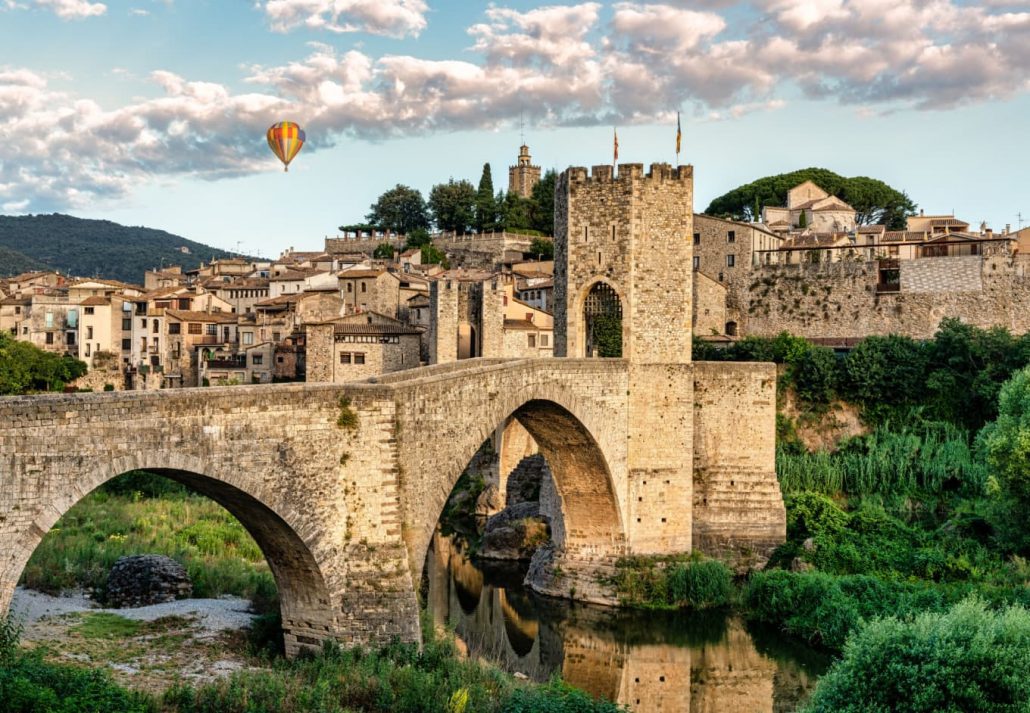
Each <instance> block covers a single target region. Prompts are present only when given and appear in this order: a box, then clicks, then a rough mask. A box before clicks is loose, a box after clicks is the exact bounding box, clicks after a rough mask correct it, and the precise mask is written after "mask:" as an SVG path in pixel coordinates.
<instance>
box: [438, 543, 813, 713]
mask: <svg viewBox="0 0 1030 713" xmlns="http://www.w3.org/2000/svg"><path fill="white" fill-rule="evenodd" d="M426 572H427V574H426V580H427V581H426V584H425V587H426V588H427V590H428V591H426V592H424V593H425V601H426V605H427V607H428V608H429V610H430V612H431V613H432V616H433V619H434V621H435V622H436V624H438V625H443V626H447V627H448V628H451V629H453V630H454V632H455V634H456V635H457V637H458V638H459V639H460V641H461V642H463V643H464V644H465V646H467V647H468V650H469V653H470V654H471V655H473V656H482V657H483V658H486V659H488V660H490V661H493V662H494V663H496V664H497V665H499V666H500V667H501V668H503V669H505V670H507V671H509V672H511V673H520V674H524V675H525V676H528V677H529V678H530V679H532V680H535V681H547V680H548V679H550V678H551V677H552V676H553V675H554V674H558V675H560V676H561V677H562V678H563V679H564V680H566V681H568V682H569V683H571V684H572V685H574V686H577V687H579V688H582V689H584V690H586V691H588V692H590V693H591V694H593V695H595V696H603V697H605V698H607V699H609V700H613V701H615V702H617V703H622V704H625V705H627V706H629V708H630V710H632V711H634V712H636V713H653V712H657V711H663V712H665V711H677V712H679V711H683V712H686V711H691V712H693V713H698V712H704V713H734V712H736V711H741V712H745V711H746V712H747V713H773V712H775V713H780V712H786V711H793V710H794V709H795V708H796V707H797V706H798V704H799V703H801V702H803V701H804V700H805V699H806V698H807V696H808V695H809V693H810V692H811V689H812V687H813V686H814V684H815V681H816V679H817V678H818V676H820V675H821V674H822V673H823V672H824V671H825V670H826V668H827V666H828V665H829V662H830V661H829V658H828V657H827V656H825V655H823V654H821V653H819V652H816V651H813V650H812V649H809V648H806V647H804V646H802V645H800V644H797V643H795V642H793V641H791V640H789V639H786V638H785V637H783V636H782V635H780V634H777V633H776V632H774V631H771V630H768V629H764V628H758V627H755V626H752V625H750V624H746V623H744V622H743V621H742V620H741V619H739V618H737V617H734V616H732V615H729V614H726V613H704V614H686V613H682V612H670V613H665V612H640V611H624V610H614V609H609V608H607V607H596V606H589V605H582V604H570V603H568V602H564V601H560V600H554V599H549V598H543V597H538V596H536V595H534V594H533V593H532V592H530V591H529V590H528V589H526V588H525V587H524V586H523V585H522V579H523V577H524V576H525V566H524V565H523V566H512V565H507V564H505V565H500V566H498V565H491V564H486V563H483V562H473V561H471V560H470V559H469V558H468V557H466V556H465V555H464V554H463V553H462V552H461V550H460V548H459V547H457V546H456V545H454V544H453V543H452V542H451V540H450V539H448V538H445V537H442V536H440V535H437V536H436V537H435V538H434V540H433V545H432V548H431V549H430V551H429V557H428V558H427V563H426Z"/></svg>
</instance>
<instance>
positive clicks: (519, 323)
mask: <svg viewBox="0 0 1030 713" xmlns="http://www.w3.org/2000/svg"><path fill="white" fill-rule="evenodd" d="M504 328H505V329H525V330H533V331H534V332H535V331H537V330H540V331H544V332H549V331H551V327H542V326H540V325H539V324H535V323H533V322H530V321H529V320H528V319H506V320H504Z"/></svg>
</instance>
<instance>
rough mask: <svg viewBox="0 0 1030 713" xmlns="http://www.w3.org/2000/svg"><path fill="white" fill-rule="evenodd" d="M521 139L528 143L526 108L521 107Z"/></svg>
mask: <svg viewBox="0 0 1030 713" xmlns="http://www.w3.org/2000/svg"><path fill="white" fill-rule="evenodd" d="M519 139H520V140H521V142H522V145H523V146H524V145H525V144H526V110H525V109H519Z"/></svg>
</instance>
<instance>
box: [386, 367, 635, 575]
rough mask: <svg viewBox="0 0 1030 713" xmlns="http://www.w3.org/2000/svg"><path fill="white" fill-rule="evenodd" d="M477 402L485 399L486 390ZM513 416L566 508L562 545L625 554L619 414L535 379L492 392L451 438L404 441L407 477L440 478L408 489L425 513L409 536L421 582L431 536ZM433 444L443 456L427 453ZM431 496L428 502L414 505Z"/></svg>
mask: <svg viewBox="0 0 1030 713" xmlns="http://www.w3.org/2000/svg"><path fill="white" fill-rule="evenodd" d="M613 361H614V360H613ZM527 364H528V363H527ZM527 368H531V366H527ZM467 383H468V384H470V385H472V384H473V383H474V382H473V381H472V380H468V382H467ZM471 388H475V387H474V386H472V387H471ZM611 388H612V389H613V390H615V389H618V388H619V387H618V386H615V385H612V387H611ZM478 400H479V401H480V402H482V401H483V397H482V395H481V394H480V395H479V399H478ZM508 418H515V419H516V420H517V421H519V423H521V424H522V426H523V427H524V428H525V429H526V430H527V431H528V432H529V434H530V435H531V436H532V437H533V439H534V440H535V441H536V442H537V445H538V446H539V450H540V453H541V454H542V455H543V456H544V458H545V459H546V460H547V463H548V465H549V466H550V469H551V473H552V476H553V478H554V483H555V489H556V490H557V493H558V496H559V498H560V501H561V512H562V523H561V524H560V525H561V526H559V527H553V526H552V539H553V540H554V542H555V544H556V546H558V547H559V548H560V549H562V550H564V551H566V552H570V553H571V552H575V553H576V554H578V555H582V556H584V557H586V558H591V557H594V556H597V557H607V556H611V555H619V554H624V553H625V547H626V530H625V518H624V516H623V513H622V505H621V498H620V497H619V483H618V479H619V478H618V476H619V475H620V474H621V473H620V472H619V471H622V470H624V468H625V465H624V464H625V457H626V454H625V440H624V438H619V437H613V436H615V433H616V432H617V428H618V425H617V424H618V423H619V418H618V416H617V414H614V413H612V412H610V411H606V410H605V409H604V408H603V407H599V405H598V404H597V403H596V402H591V400H590V399H589V398H581V397H580V396H577V395H575V394H574V393H573V392H572V391H571V390H569V389H567V388H563V386H562V384H560V383H557V382H552V381H549V380H547V379H546V378H545V379H543V380H539V381H538V380H536V379H533V380H531V381H530V383H527V384H525V385H523V386H521V387H513V388H509V389H505V390H501V391H498V392H496V393H491V394H489V398H488V399H486V404H485V409H476V410H475V412H474V413H469V414H468V417H467V418H464V419H462V420H461V422H460V424H456V428H455V430H453V431H451V432H449V433H448V435H449V436H451V437H450V438H448V439H447V440H440V441H434V443H433V444H419V445H418V446H417V447H415V448H411V449H409V448H407V446H406V445H405V444H403V443H402V444H400V450H401V451H402V452H407V451H410V453H409V456H410V460H408V461H407V462H408V463H410V464H411V465H410V466H408V467H405V468H404V470H405V473H406V474H405V478H406V479H409V480H412V481H415V480H424V479H428V480H429V481H430V482H431V483H434V485H433V486H431V487H430V488H428V492H426V490H425V489H420V491H421V492H419V493H413V492H411V491H410V490H409V488H405V490H408V491H409V492H407V493H406V496H405V497H407V498H409V502H408V503H407V508H408V509H409V512H419V513H421V514H420V516H417V517H411V518H410V519H409V522H408V524H409V532H408V534H407V536H406V539H407V540H408V547H409V552H410V560H409V561H410V565H411V567H412V574H413V578H414V581H416V582H418V581H421V576H422V568H423V567H424V565H425V560H426V553H427V551H428V548H429V543H430V541H431V539H432V534H433V532H434V531H435V529H436V526H437V523H438V522H439V519H440V515H441V514H442V512H443V508H444V505H445V504H446V501H447V498H448V497H449V496H450V494H451V491H452V490H453V489H454V486H455V485H456V484H457V482H458V479H459V477H460V476H461V474H462V472H463V471H464V470H465V468H466V467H467V466H468V464H469V462H470V461H471V460H472V458H473V456H474V455H475V453H476V451H477V450H478V449H479V447H480V446H481V445H482V444H483V442H484V441H486V440H487V439H488V438H490V437H491V436H492V435H493V433H494V432H495V430H496V429H497V428H498V427H499V426H500V425H502V424H503V423H505V422H506V420H507V419H508ZM606 429H607V430H608V431H611V432H606ZM433 446H435V447H436V449H437V450H439V451H440V453H429V452H427V451H428V450H429V449H430V448H432V447H433ZM613 465H614V467H613ZM426 496H428V497H427V498H426V500H427V502H418V503H416V502H411V499H412V498H415V497H426Z"/></svg>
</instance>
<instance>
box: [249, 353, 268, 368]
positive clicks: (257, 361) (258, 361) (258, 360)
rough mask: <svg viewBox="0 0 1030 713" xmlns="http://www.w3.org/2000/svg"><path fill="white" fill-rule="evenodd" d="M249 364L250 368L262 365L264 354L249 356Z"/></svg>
mask: <svg viewBox="0 0 1030 713" xmlns="http://www.w3.org/2000/svg"><path fill="white" fill-rule="evenodd" d="M250 363H251V365H252V366H261V365H262V364H264V363H265V355H264V354H251V355H250Z"/></svg>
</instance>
